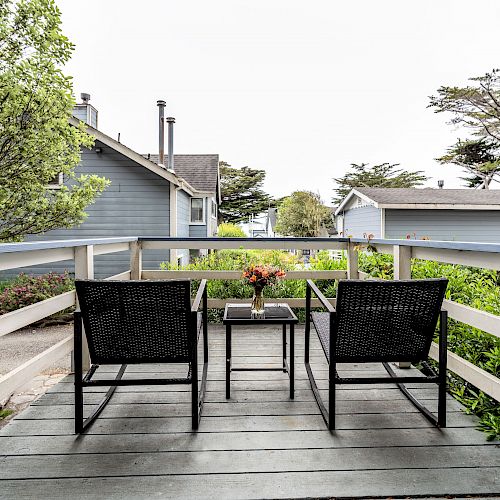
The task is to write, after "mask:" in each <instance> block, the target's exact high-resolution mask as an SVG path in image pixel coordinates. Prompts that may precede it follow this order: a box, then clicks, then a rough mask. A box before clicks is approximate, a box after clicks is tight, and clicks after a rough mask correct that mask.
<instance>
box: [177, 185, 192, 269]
mask: <svg viewBox="0 0 500 500" xmlns="http://www.w3.org/2000/svg"><path fill="white" fill-rule="evenodd" d="M189 200H190V196H189V195H188V194H187V193H186V192H185V191H182V190H179V191H178V192H177V236H179V237H182V238H187V237H189V216H190V214H189V210H190V202H189ZM177 257H178V258H179V257H180V258H181V264H182V265H186V264H189V249H181V250H178V251H177Z"/></svg>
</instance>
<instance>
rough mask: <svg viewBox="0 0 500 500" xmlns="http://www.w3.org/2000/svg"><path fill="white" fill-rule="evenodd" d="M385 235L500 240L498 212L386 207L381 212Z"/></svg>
mask: <svg viewBox="0 0 500 500" xmlns="http://www.w3.org/2000/svg"><path fill="white" fill-rule="evenodd" d="M385 233H386V234H385V236H386V238H395V239H399V238H406V235H407V234H410V235H411V237H412V238H413V233H415V234H416V236H417V238H418V239H421V238H422V237H425V236H426V237H428V238H430V239H431V240H435V241H437V240H444V241H475V242H481V243H500V211H495V210H490V211H487V210H437V209H436V210H389V209H386V211H385Z"/></svg>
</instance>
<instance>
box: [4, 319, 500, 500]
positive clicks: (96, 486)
mask: <svg viewBox="0 0 500 500" xmlns="http://www.w3.org/2000/svg"><path fill="white" fill-rule="evenodd" d="M297 330H298V331H297V332H296V377H295V378H296V392H295V398H296V399H295V400H294V401H290V400H289V396H288V379H287V376H286V374H283V373H280V372H236V373H233V382H232V399H231V400H230V401H226V399H225V395H224V378H225V374H224V333H223V329H222V328H221V327H212V328H211V329H210V362H211V364H210V369H209V382H208V387H207V395H206V399H205V401H206V403H205V407H204V410H203V416H202V419H201V424H200V430H199V432H197V433H192V432H191V418H190V404H189V401H190V399H189V398H190V394H189V392H188V387H187V386H170V387H169V386H167V387H159V386H155V387H140V386H131V387H123V388H118V389H117V391H116V393H115V395H114V396H113V398H112V400H111V402H110V403H109V405H108V406H107V408H106V409H105V410H104V412H103V413H102V415H101V416H100V417H99V418H98V420H97V421H96V422H95V423H94V424H93V426H92V427H91V428H90V429H89V431H88V433H87V434H86V435H84V436H80V437H76V436H74V435H73V421H72V417H73V406H72V403H73V395H72V391H73V385H72V378H71V377H67V379H65V380H64V381H63V382H61V383H60V384H58V385H57V386H55V387H54V388H53V389H52V390H51V391H50V392H49V393H47V394H46V395H44V396H43V397H42V398H41V399H40V400H38V401H37V402H36V403H35V404H33V405H32V406H31V407H30V408H29V409H27V410H26V411H24V412H23V413H22V414H20V415H19V416H18V417H17V418H16V419H15V420H13V421H12V422H11V423H9V424H8V425H7V426H6V427H5V428H4V429H3V430H2V431H1V433H0V459H1V463H0V479H1V480H2V481H1V483H0V498H45V499H54V498H72V499H75V498H106V499H110V498H120V499H126V498H148V499H149V498H154V497H158V498H175V499H195V498H207V499H208V498H210V499H213V498H217V499H224V498H230V499H243V498H244V499H248V498H252V499H253V498H318V497H319V498H323V497H325V498H328V497H389V496H391V497H398V496H403V497H408V496H424V497H425V496H429V497H431V496H444V495H452V496H465V495H476V496H487V495H494V494H497V495H500V474H499V471H500V449H499V444H498V442H496V443H492V442H487V441H486V440H485V435H484V434H483V433H481V432H479V431H477V430H475V425H476V423H477V420H476V419H475V418H474V417H471V416H468V415H465V414H464V413H463V412H462V411H461V407H460V405H459V404H458V403H457V402H456V401H455V400H453V399H451V398H450V400H449V404H448V425H449V427H448V428H447V429H446V430H442V431H441V430H438V429H435V428H433V427H432V426H431V425H430V424H429V423H428V422H427V420H426V419H425V418H424V417H423V416H422V415H420V414H419V413H418V412H416V410H415V409H414V407H413V406H412V405H411V404H410V403H409V402H408V401H407V400H406V399H405V398H404V396H403V394H401V392H400V391H399V390H398V389H397V388H396V387H393V386H386V385H384V386H382V385H379V386H344V387H343V388H341V389H340V390H339V396H338V407H337V415H338V417H337V425H338V430H337V431H336V432H334V433H329V432H328V431H327V430H326V428H325V424H324V422H323V420H322V418H321V415H320V413H319V410H318V408H317V406H316V403H315V401H314V398H313V394H312V391H311V390H310V387H309V382H308V380H307V376H306V373H305V369H304V366H303V363H302V359H303V358H302V357H303V330H302V328H300V327H299V328H298V329H297ZM280 353H281V334H280V331H279V330H278V329H276V330H273V328H270V327H267V328H261V329H259V330H258V331H253V332H252V331H251V330H250V329H248V328H247V329H238V328H234V330H233V363H234V365H235V366H236V365H239V366H242V365H248V366H257V365H262V364H264V365H267V366H271V364H273V363H274V364H275V365H278V366H279V363H280ZM311 363H312V365H313V367H314V370H315V373H316V374H317V380H318V379H319V380H318V384H319V386H320V389H326V387H327V380H326V378H327V372H326V364H325V362H324V358H323V355H322V351H321V350H320V347H319V344H318V342H317V341H316V340H315V342H314V343H313V350H312V352H311ZM107 370H108V371H111V370H112V367H109V368H107ZM146 370H147V371H148V373H149V374H150V375H151V373H157V372H159V371H160V370H162V371H164V372H165V371H168V372H169V373H173V369H172V368H166V367H159V366H158V365H157V366H148V367H146V368H142V369H141V368H140V367H137V366H135V367H134V366H132V367H130V368H129V370H128V376H129V377H134V376H140V375H142V374H143V373H141V371H142V372H144V371H146ZM347 372H352V373H356V375H359V374H360V372H365V373H366V375H370V374H374V373H377V374H382V372H383V369H382V367H378V365H373V364H372V365H366V366H360V365H349V366H345V370H343V371H342V373H347ZM407 373H408V371H407V370H406V371H405V374H407ZM412 387H414V388H415V392H416V393H418V395H419V396H420V397H421V398H422V399H424V400H426V401H427V402H428V404H429V407H431V408H435V397H436V390H435V389H434V387H432V388H429V386H427V387H424V386H423V385H422V386H421V387H419V386H418V384H413V385H412ZM104 391H105V388H96V389H94V390H92V391H90V392H91V393H89V394H88V396H87V398H86V403H88V404H89V405H92V404H94V403H97V402H98V400H99V399H100V397H101V396H102V394H96V393H97V392H100V393H102V392H104ZM325 396H326V393H325Z"/></svg>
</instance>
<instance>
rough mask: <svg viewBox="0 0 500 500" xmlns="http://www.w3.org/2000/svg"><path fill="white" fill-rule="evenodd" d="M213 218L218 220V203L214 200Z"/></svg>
mask: <svg viewBox="0 0 500 500" xmlns="http://www.w3.org/2000/svg"><path fill="white" fill-rule="evenodd" d="M212 217H213V218H214V219H216V218H217V203H215V201H214V200H212Z"/></svg>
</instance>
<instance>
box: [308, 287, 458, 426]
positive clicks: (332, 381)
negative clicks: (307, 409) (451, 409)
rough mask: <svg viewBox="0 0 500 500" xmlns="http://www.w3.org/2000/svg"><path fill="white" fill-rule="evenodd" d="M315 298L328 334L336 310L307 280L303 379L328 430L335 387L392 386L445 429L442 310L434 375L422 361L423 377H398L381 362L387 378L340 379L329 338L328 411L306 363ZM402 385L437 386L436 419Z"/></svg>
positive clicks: (444, 315)
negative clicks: (324, 316) (325, 315)
mask: <svg viewBox="0 0 500 500" xmlns="http://www.w3.org/2000/svg"><path fill="white" fill-rule="evenodd" d="M313 293H314V295H316V297H317V298H318V299H319V301H320V303H321V304H322V307H324V308H325V309H326V310H327V311H328V314H329V327H330V332H333V331H334V327H335V320H336V314H337V313H336V310H335V308H334V307H333V306H332V305H331V304H330V302H329V301H328V299H327V298H326V297H325V296H324V295H323V294H322V293H321V291H320V290H319V289H318V287H317V286H316V285H315V284H314V282H313V281H312V280H307V288H306V325H305V352H304V364H305V367H306V371H307V376H308V378H309V382H310V384H311V389H312V391H313V393H314V398H315V399H316V402H317V403H318V407H319V409H320V411H321V415H322V416H323V419H324V421H325V423H326V425H327V427H328V429H329V430H334V429H335V401H336V397H335V396H336V394H335V390H336V387H337V385H340V384H396V385H397V386H398V388H399V389H400V390H401V392H402V393H403V394H404V395H405V396H406V397H407V398H408V399H409V400H410V402H411V403H412V404H413V405H414V406H415V407H416V408H417V409H418V410H419V411H420V412H421V413H422V414H423V415H424V416H425V417H426V418H427V419H428V420H429V421H430V422H432V423H433V424H434V425H435V426H437V427H446V369H447V355H448V352H447V349H448V346H447V342H448V312H447V311H446V310H444V309H442V310H441V311H440V315H439V370H438V373H436V372H435V370H434V369H433V368H432V367H431V366H430V365H429V364H428V363H427V362H422V366H423V372H424V374H425V375H426V376H425V377H399V376H397V375H396V374H395V373H394V371H393V369H392V368H391V367H390V365H389V363H386V362H383V363H382V364H383V366H384V368H385V370H386V371H387V373H388V374H389V377H371V378H367V377H364V378H360V377H350V378H341V377H340V376H339V374H338V373H337V363H336V360H335V336H334V335H330V344H329V353H330V360H329V362H328V363H329V366H328V395H329V397H328V409H327V408H326V405H325V403H324V402H323V399H322V398H321V395H320V393H319V390H318V386H317V385H316V381H315V379H314V375H313V373H312V370H311V365H310V363H309V347H310V339H311V322H312V320H311V298H312V294H313ZM404 383H435V384H437V385H438V415H437V417H436V416H435V415H434V414H433V413H431V412H430V411H429V410H428V409H427V408H426V407H425V406H423V405H422V403H420V401H418V400H417V399H416V398H415V396H413V395H412V394H411V393H410V392H409V390H408V389H407V388H406V387H405V385H404Z"/></svg>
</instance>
